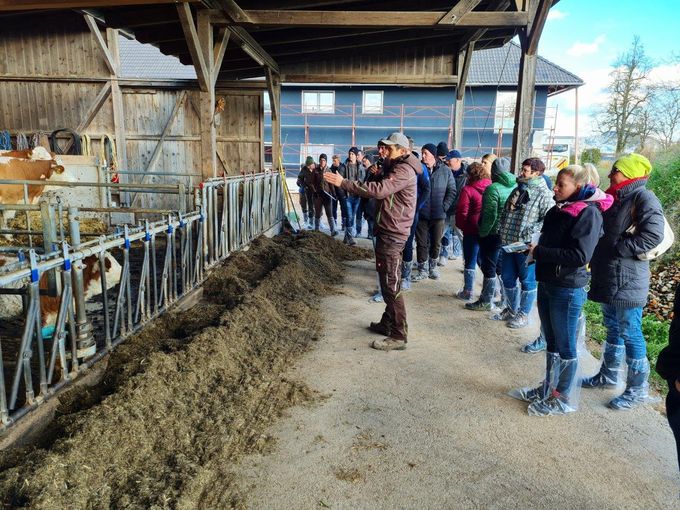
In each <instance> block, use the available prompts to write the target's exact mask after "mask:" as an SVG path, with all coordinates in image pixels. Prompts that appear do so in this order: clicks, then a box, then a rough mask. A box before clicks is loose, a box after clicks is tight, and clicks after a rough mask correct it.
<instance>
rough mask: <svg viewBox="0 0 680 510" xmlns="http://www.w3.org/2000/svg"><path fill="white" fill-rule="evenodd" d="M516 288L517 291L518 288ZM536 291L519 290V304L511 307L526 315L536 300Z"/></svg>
mask: <svg viewBox="0 0 680 510" xmlns="http://www.w3.org/2000/svg"><path fill="white" fill-rule="evenodd" d="M517 290H518V291H519V288H518V289H517ZM537 293H538V291H536V290H523V291H521V294H520V296H519V306H517V307H513V308H514V309H515V310H517V311H518V312H521V313H523V314H524V315H526V316H527V317H528V316H529V313H530V312H531V309H532V308H533V307H534V303H535V302H536V294H537Z"/></svg>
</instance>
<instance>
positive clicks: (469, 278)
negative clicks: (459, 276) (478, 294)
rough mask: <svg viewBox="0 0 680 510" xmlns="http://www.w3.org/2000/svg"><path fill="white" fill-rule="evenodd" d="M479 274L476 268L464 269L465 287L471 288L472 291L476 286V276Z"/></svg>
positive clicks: (465, 288)
mask: <svg viewBox="0 0 680 510" xmlns="http://www.w3.org/2000/svg"><path fill="white" fill-rule="evenodd" d="M476 276H477V270H476V269H465V270H463V282H464V283H463V289H464V290H469V291H470V293H472V289H474V288H475V277H476Z"/></svg>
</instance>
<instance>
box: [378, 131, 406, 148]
mask: <svg viewBox="0 0 680 510" xmlns="http://www.w3.org/2000/svg"><path fill="white" fill-rule="evenodd" d="M380 143H383V144H385V145H401V146H402V147H406V148H408V147H409V143H408V138H406V135H405V134H404V133H400V132H398V131H395V132H394V133H392V134H391V135H390V136H388V137H387V138H383V139H382V140H380Z"/></svg>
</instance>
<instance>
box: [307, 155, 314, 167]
mask: <svg viewBox="0 0 680 510" xmlns="http://www.w3.org/2000/svg"><path fill="white" fill-rule="evenodd" d="M313 164H314V158H313V157H312V156H307V159H305V166H309V165H313Z"/></svg>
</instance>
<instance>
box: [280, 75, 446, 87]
mask: <svg viewBox="0 0 680 510" xmlns="http://www.w3.org/2000/svg"><path fill="white" fill-rule="evenodd" d="M281 79H282V81H284V82H286V83H364V84H366V83H371V84H376V85H383V84H384V85H420V84H422V85H441V86H446V85H448V86H450V85H456V83H458V77H457V76H455V75H454V76H452V75H436V74H435V75H433V74H426V75H416V76H407V75H402V74H381V75H370V74H283V75H281Z"/></svg>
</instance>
